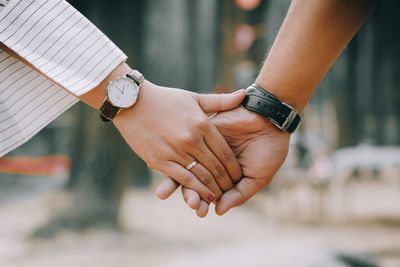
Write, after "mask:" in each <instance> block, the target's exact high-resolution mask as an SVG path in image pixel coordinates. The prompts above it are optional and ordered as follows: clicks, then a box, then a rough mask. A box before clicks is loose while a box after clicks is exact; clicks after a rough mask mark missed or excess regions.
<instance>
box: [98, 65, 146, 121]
mask: <svg viewBox="0 0 400 267" xmlns="http://www.w3.org/2000/svg"><path fill="white" fill-rule="evenodd" d="M143 81H144V76H143V74H141V73H140V72H139V71H137V70H132V71H131V72H129V73H128V74H126V75H125V76H124V77H117V78H116V79H114V80H112V81H110V83H109V84H108V86H107V93H106V97H105V99H104V102H103V105H102V106H101V108H100V118H101V119H102V121H104V122H109V121H112V120H113V119H114V117H115V116H116V115H117V114H118V113H119V112H120V111H121V110H123V109H127V108H131V107H133V106H134V105H135V104H136V102H137V99H138V96H139V91H140V86H141V84H142V83H143Z"/></svg>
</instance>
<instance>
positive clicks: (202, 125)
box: [195, 118, 210, 132]
mask: <svg viewBox="0 0 400 267" xmlns="http://www.w3.org/2000/svg"><path fill="white" fill-rule="evenodd" d="M195 126H196V128H197V129H199V130H200V131H202V132H205V131H208V129H209V128H210V122H209V121H208V119H207V118H201V119H198V120H197V121H196V122H195Z"/></svg>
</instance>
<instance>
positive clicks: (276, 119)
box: [243, 84, 301, 133]
mask: <svg viewBox="0 0 400 267" xmlns="http://www.w3.org/2000/svg"><path fill="white" fill-rule="evenodd" d="M243 107H244V108H245V109H247V110H250V111H253V112H256V113H258V114H260V115H262V116H264V117H266V118H267V119H268V120H270V121H271V122H272V123H273V124H274V125H275V126H276V127H278V128H279V129H281V130H282V131H284V132H288V133H294V132H295V131H296V129H297V128H298V127H299V125H300V122H301V117H300V115H299V113H298V112H297V111H296V110H295V109H294V108H293V107H291V106H290V105H288V104H286V103H284V102H282V101H280V100H279V99H278V98H276V97H275V96H273V95H272V94H270V93H268V92H267V91H266V90H264V89H263V88H261V87H259V86H258V85H256V84H253V85H251V86H249V87H248V88H247V96H246V98H245V99H244V101H243Z"/></svg>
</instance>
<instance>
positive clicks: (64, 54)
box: [0, 0, 126, 156]
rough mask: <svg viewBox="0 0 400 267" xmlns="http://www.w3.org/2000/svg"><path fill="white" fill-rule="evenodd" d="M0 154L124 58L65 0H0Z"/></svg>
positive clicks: (97, 80)
mask: <svg viewBox="0 0 400 267" xmlns="http://www.w3.org/2000/svg"><path fill="white" fill-rule="evenodd" d="M0 42H1V43H3V44H4V45H6V46H7V47H8V48H10V49H11V50H13V51H14V52H16V53H17V54H18V55H20V56H21V57H22V58H24V59H25V60H26V61H28V62H29V63H30V64H32V65H33V66H34V67H35V69H33V68H31V67H29V66H27V65H25V64H24V63H22V62H20V61H18V60H16V59H15V58H14V57H12V56H10V55H8V54H7V53H6V52H4V51H1V50H0V156H2V155H4V154H6V153H8V152H9V151H11V150H13V149H14V148H16V147H17V146H19V145H21V144H23V143H24V142H26V141H27V140H29V139H30V138H31V137H32V136H33V135H35V134H36V133H37V132H39V131H40V130H41V129H42V128H43V127H45V126H46V125H47V124H49V123H50V122H51V121H52V120H54V119H55V118H56V117H57V116H58V115H59V114H61V113H62V112H64V111H65V110H67V109H68V108H69V107H71V106H72V105H73V104H74V103H76V102H77V101H78V99H77V96H80V95H82V94H84V93H87V92H88V91H90V90H91V89H93V88H94V87H96V86H97V85H98V84H99V83H100V82H101V81H103V80H104V79H105V78H106V77H107V76H108V74H110V73H111V72H112V70H114V69H115V68H116V67H117V66H118V65H119V64H121V63H122V62H124V61H125V60H126V56H125V54H124V53H123V52H122V51H121V50H120V49H118V47H116V46H115V45H114V44H113V43H112V42H111V41H110V40H109V39H108V38H107V37H106V36H105V35H104V34H103V33H102V32H101V31H100V30H99V29H97V28H96V27H95V26H94V25H93V24H92V23H91V22H90V21H88V20H87V19H86V18H85V17H84V16H83V15H82V14H80V13H79V12H78V11H77V10H76V9H75V8H73V7H72V6H71V5H70V4H68V2H66V1H65V0H0Z"/></svg>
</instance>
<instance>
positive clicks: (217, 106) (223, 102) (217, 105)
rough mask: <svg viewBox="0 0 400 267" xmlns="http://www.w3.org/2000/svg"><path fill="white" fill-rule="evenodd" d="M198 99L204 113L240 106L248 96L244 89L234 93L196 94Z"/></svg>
mask: <svg viewBox="0 0 400 267" xmlns="http://www.w3.org/2000/svg"><path fill="white" fill-rule="evenodd" d="M195 96H196V98H197V101H198V103H199V105H200V107H201V109H202V110H203V111H204V113H213V112H223V111H228V110H231V109H234V108H236V107H237V106H239V105H240V104H241V103H242V101H243V99H244V98H245V96H246V90H244V89H242V90H239V91H236V92H235V93H233V94H219V95H217V94H196V95H195Z"/></svg>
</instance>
